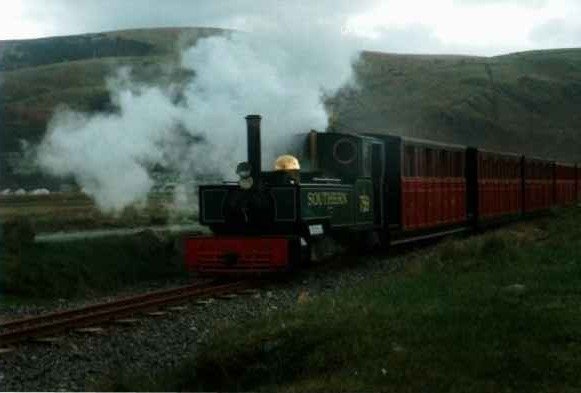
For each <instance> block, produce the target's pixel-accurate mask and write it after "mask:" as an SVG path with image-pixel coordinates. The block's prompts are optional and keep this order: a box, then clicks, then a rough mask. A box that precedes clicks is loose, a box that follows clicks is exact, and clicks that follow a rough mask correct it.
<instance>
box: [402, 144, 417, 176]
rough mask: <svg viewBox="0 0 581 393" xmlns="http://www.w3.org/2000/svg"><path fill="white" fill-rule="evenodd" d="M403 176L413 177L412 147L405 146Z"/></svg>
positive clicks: (414, 172) (413, 152) (414, 171)
mask: <svg viewBox="0 0 581 393" xmlns="http://www.w3.org/2000/svg"><path fill="white" fill-rule="evenodd" d="M404 156H405V158H404V161H405V162H404V166H405V169H404V176H406V177H415V176H417V175H416V173H417V171H416V151H415V149H414V147H413V146H406V147H405V151H404Z"/></svg>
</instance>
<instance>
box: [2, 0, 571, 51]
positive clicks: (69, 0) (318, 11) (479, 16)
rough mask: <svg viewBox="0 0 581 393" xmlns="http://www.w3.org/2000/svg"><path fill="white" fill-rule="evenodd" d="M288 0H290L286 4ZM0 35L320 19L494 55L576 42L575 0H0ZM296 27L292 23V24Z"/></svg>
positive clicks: (395, 45)
mask: <svg viewBox="0 0 581 393" xmlns="http://www.w3.org/2000/svg"><path fill="white" fill-rule="evenodd" d="M291 3H292V5H290V4H291ZM1 5H2V8H0V40H1V39H18V38H36V37H44V36H53V35H68V34H79V33H88V32H100V31H108V30H117V29H129V28H144V27H170V26H213V27H223V28H234V29H240V30H245V31H252V30H255V29H257V28H259V27H260V26H262V25H265V24H266V25H268V24H272V23H284V21H285V20H286V21H288V20H289V19H288V16H289V15H294V16H295V17H294V18H292V19H291V20H292V21H293V22H291V23H297V21H299V23H324V24H328V25H329V27H330V28H332V29H336V30H337V33H338V34H346V35H350V36H355V37H357V38H358V39H360V40H361V46H362V49H374V50H381V51H389V52H406V53H466V54H480V55H495V54H501V53H507V52H513V51H521V50H530V49H544V48H562V47H581V1H580V0H384V1H377V0H375V1H374V0H358V1H348V0H318V1H316V0H311V1H301V0H298V1H295V0H289V1H286V0H285V1H266V0H229V1H226V0H223V1H222V0H2V1H1ZM293 28H296V26H293Z"/></svg>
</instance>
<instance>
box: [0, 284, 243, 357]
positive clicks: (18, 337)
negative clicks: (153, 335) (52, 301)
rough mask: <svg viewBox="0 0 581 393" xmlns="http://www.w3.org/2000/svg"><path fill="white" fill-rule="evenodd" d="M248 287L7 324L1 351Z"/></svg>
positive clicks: (174, 294) (189, 291)
mask: <svg viewBox="0 0 581 393" xmlns="http://www.w3.org/2000/svg"><path fill="white" fill-rule="evenodd" d="M249 287H250V284H249V283H248V282H247V281H236V282H230V283H216V282H209V283H208V282H206V283H202V284H193V285H187V286H182V287H178V288H172V289H166V290H159V291H154V292H149V293H146V294H143V295H137V296H131V297H125V298H121V299H118V300H113V301H110V302H105V303H99V304H94V305H90V306H86V307H80V308H76V309H72V310H66V311H59V312H54V313H48V314H43V315H39V316H34V317H27V318H22V319H17V320H13V321H8V322H4V323H2V324H0V347H4V346H7V345H10V344H15V343H17V342H21V341H25V340H28V339H30V338H40V337H46V336H51V335H55V334H59V333H63V332H66V331H67V330H69V329H72V328H81V327H87V326H91V325H95V324H98V323H103V322H107V321H111V320H115V319H120V318H123V317H127V316H130V315H133V314H135V313H138V312H144V311H149V310H152V309H157V308H159V307H161V306H165V305H170V304H176V303H180V302H184V301H186V300H189V299H191V298H200V297H206V296H219V295H224V294H230V293H234V292H238V291H241V290H244V289H248V288H249Z"/></svg>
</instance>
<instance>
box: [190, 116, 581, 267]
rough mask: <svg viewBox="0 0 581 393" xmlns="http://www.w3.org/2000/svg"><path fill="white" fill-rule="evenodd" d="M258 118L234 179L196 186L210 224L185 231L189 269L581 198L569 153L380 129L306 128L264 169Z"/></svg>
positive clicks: (261, 262) (433, 230) (259, 263)
mask: <svg viewBox="0 0 581 393" xmlns="http://www.w3.org/2000/svg"><path fill="white" fill-rule="evenodd" d="M260 121H261V117H260V116H259V115H249V116H247V117H246V122H247V147H248V161H247V162H244V163H240V164H239V165H238V167H237V170H236V172H237V174H238V176H239V181H238V182H237V183H224V184H215V185H204V186H201V187H200V188H199V220H200V223H201V224H202V225H206V226H208V227H209V228H210V229H211V231H212V232H213V234H214V235H213V236H204V237H188V238H187V239H185V263H186V267H187V268H188V269H189V270H192V271H197V272H202V273H243V272H251V273H259V272H281V271H288V270H291V269H293V268H295V267H296V266H297V265H299V264H300V263H301V262H302V261H306V260H309V258H310V257H311V256H313V254H314V253H313V250H315V249H316V245H317V244H320V242H321V241H323V239H334V240H335V241H337V242H339V243H340V244H341V243H345V242H353V241H354V240H362V239H365V240H366V241H368V242H369V243H371V244H374V245H376V246H379V247H388V246H389V245H393V244H397V243H402V242H409V241H415V240H418V239H424V238H429V237H435V236H443V235H447V234H451V233H455V232H460V231H466V230H471V229H475V228H478V227H482V226H487V225H491V224H498V223H502V222H504V221H508V220H514V219H517V218H520V217H522V216H524V215H530V214H534V213H538V212H542V211H545V210H547V209H549V208H551V207H553V206H555V205H570V204H574V203H576V202H577V201H578V200H579V199H580V197H581V187H580V184H579V182H580V177H581V176H580V172H581V168H580V167H578V166H577V165H576V164H573V163H564V162H554V161H548V160H543V159H539V158H530V157H525V156H523V155H517V154H509V153H499V152H494V151H487V150H483V149H478V148H475V147H466V146H460V145H450V144H442V143H437V142H432V141H427V140H419V139H414V138H407V137H401V136H395V135H385V134H364V133H362V134H345V133H338V132H316V131H311V132H310V133H308V134H306V135H304V139H303V140H304V146H303V149H302V151H301V152H299V154H297V156H291V155H285V156H281V157H279V158H278V159H277V160H276V162H275V168H274V170H273V171H263V170H262V164H261V157H262V155H261V143H260V132H261V131H260ZM297 157H299V158H300V160H299V158H297ZM300 161H302V162H303V163H308V164H309V169H308V170H306V169H305V168H303V169H301V167H300Z"/></svg>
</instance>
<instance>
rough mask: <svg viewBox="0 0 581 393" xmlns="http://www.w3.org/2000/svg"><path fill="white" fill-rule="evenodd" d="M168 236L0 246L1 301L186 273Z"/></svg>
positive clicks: (65, 294) (116, 286)
mask: <svg viewBox="0 0 581 393" xmlns="http://www.w3.org/2000/svg"><path fill="white" fill-rule="evenodd" d="M172 245H173V239H171V238H168V239H164V240H163V241H158V240H157V239H154V238H150V237H149V236H146V235H141V236H138V235H133V236H124V237H121V236H119V237H110V238H100V239H90V240H78V241H70V242H62V243H33V244H30V245H28V246H25V247H23V249H22V250H21V251H20V252H19V253H18V252H13V253H12V255H10V254H9V253H8V252H6V251H4V252H2V251H0V257H1V262H2V263H1V265H0V268H1V269H2V271H1V273H2V274H0V289H2V292H3V294H4V295H10V297H9V298H8V300H6V301H5V302H4V303H5V304H7V303H10V302H14V301H20V300H19V299H24V300H22V301H29V300H31V298H32V300H34V299H47V298H48V299H54V298H67V297H79V296H86V295H89V294H95V293H105V292H107V291H111V290H115V289H120V288H123V287H125V286H129V285H134V284H136V283H138V282H141V281H146V280H157V279H163V278H170V277H179V276H182V275H184V274H185V272H184V270H183V266H182V263H181V261H179V260H178V258H177V257H176V254H175V252H174V250H173V247H172Z"/></svg>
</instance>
